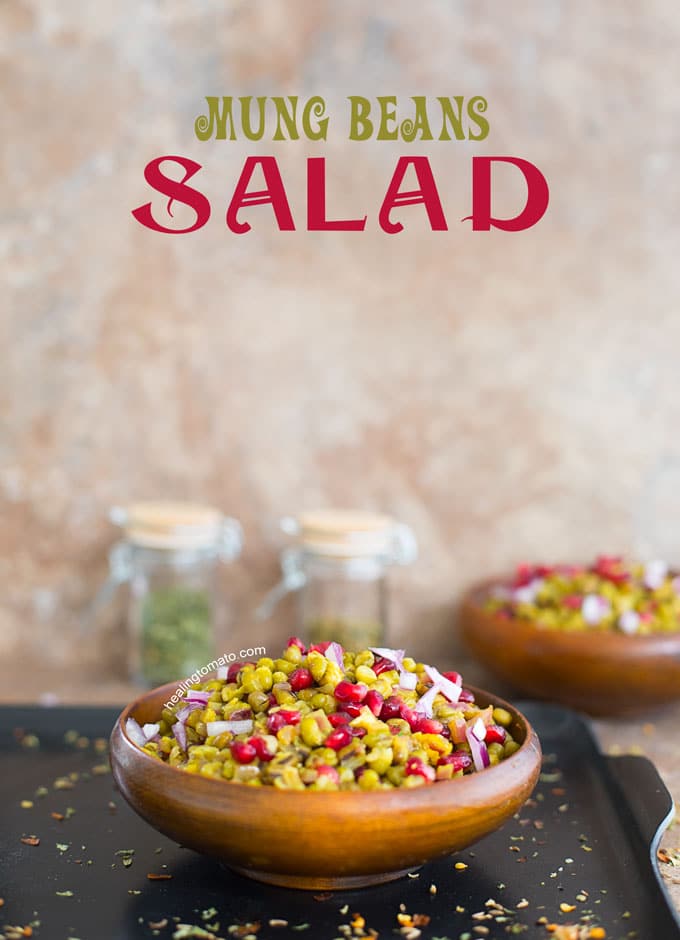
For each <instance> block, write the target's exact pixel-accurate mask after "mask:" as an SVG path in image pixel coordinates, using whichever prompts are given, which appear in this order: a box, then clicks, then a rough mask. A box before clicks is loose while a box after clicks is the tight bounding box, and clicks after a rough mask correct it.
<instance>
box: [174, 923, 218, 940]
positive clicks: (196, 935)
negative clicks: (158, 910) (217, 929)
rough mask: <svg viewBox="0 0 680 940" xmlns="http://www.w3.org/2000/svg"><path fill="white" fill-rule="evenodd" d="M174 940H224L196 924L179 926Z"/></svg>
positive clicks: (175, 931)
mask: <svg viewBox="0 0 680 940" xmlns="http://www.w3.org/2000/svg"><path fill="white" fill-rule="evenodd" d="M172 940H223V938H222V937H218V936H216V935H215V934H214V933H212V932H211V931H209V930H206V929H205V928H204V927H197V926H196V924H177V926H176V928H175V930H174V932H173V935H172Z"/></svg>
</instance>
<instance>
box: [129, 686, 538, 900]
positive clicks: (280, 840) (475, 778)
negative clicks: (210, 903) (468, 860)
mask: <svg viewBox="0 0 680 940" xmlns="http://www.w3.org/2000/svg"><path fill="white" fill-rule="evenodd" d="M176 688H177V685H176V683H174V684H172V683H171V684H169V685H166V686H162V687H161V688H158V689H154V690H153V691H151V692H148V693H146V694H145V695H143V696H141V697H140V698H139V699H137V701H135V702H133V703H132V704H131V705H129V706H128V707H127V708H126V709H125V711H124V712H123V713H122V715H121V716H120V718H119V719H118V721H117V722H116V725H115V727H114V729H113V732H112V735H111V765H112V768H113V776H114V778H115V780H116V783H117V784H118V787H119V788H120V791H121V793H122V794H123V796H124V797H125V799H126V800H127V801H128V803H129V804H130V806H131V807H132V808H133V809H134V810H135V811H136V812H137V813H138V814H139V815H140V816H142V817H143V818H144V819H145V820H146V821H147V822H149V823H150V824H151V825H152V826H153V827H154V828H155V829H158V830H159V831H160V832H162V833H164V834H165V835H166V836H169V837H170V838H171V839H174V840H176V841H177V842H179V843H181V844H182V845H185V846H188V847H189V848H192V849H196V851H198V852H203V853H205V854H206V855H212V856H215V857H217V858H219V859H221V860H222V861H223V862H224V863H225V864H227V865H228V866H229V867H231V868H233V869H234V870H235V871H238V872H240V873H241V874H243V875H248V876H249V877H251V878H256V879H258V880H259V881H265V882H269V883H271V884H276V885H283V886H284V887H291V888H307V889H315V890H316V889H327V888H330V889H341V888H357V887H363V886H364V885H371V884H379V883H382V882H385V881H391V880H392V879H394V878H398V877H400V876H401V875H404V874H406V872H407V871H409V870H411V869H413V868H416V867H418V866H419V865H423V864H424V863H425V862H427V861H429V860H430V859H433V858H436V857H438V856H441V855H447V854H449V853H451V852H455V851H457V850H459V849H463V848H465V847H466V846H468V845H471V844H472V843H473V842H476V841H477V840H478V839H481V838H482V836H485V835H487V833H489V832H493V830H494V829H497V828H498V827H499V826H501V825H502V824H503V823H504V822H505V821H506V820H507V819H509V818H510V817H511V816H512V815H513V814H514V813H516V812H517V810H518V809H519V808H520V807H521V806H522V804H523V803H524V802H525V801H526V800H527V799H528V798H529V796H530V795H531V792H532V790H533V788H534V786H535V784H536V781H537V779H538V775H539V772H540V765H541V749H540V745H539V742H538V738H537V736H536V734H535V732H534V731H533V729H532V728H531V726H530V724H529V722H528V721H527V720H526V718H524V716H523V715H521V714H520V712H518V711H517V710H516V709H514V708H512V706H510V705H508V704H507V703H506V702H504V701H503V700H502V699H498V698H495V697H493V696H491V695H489V694H488V693H487V692H483V691H477V690H473V691H474V692H475V696H476V699H477V701H478V702H479V703H480V704H481V705H488V704H490V703H493V705H494V706H495V705H499V706H500V707H502V708H506V709H507V710H508V711H509V712H511V714H512V716H513V723H512V725H511V733H512V734H513V736H514V737H515V738H516V740H517V741H521V742H522V744H521V747H520V748H519V750H518V751H517V752H516V753H515V754H513V755H512V756H511V757H509V758H508V759H507V760H505V761H503V762H502V763H501V764H499V765H497V766H495V767H488V768H487V769H486V770H484V771H482V772H481V773H474V774H470V775H469V776H466V777H462V778H459V779H456V780H446V781H440V782H437V783H435V784H433V785H431V786H424V787H419V788H417V789H414V790H399V789H394V790H381V791H373V792H371V791H365V792H362V791H335V792H331V793H328V792H322V791H306V792H302V791H292V790H291V791H286V790H276V789H274V788H271V787H249V786H247V785H246V784H240V783H230V782H227V781H225V780H216V779H211V778H209V777H200V776H198V775H195V774H190V773H187V772H186V771H184V770H181V769H179V768H177V767H171V766H169V765H168V764H165V763H162V762H161V761H159V760H157V759H155V758H153V757H150V756H149V755H148V754H145V753H144V752H143V751H141V750H140V749H139V748H138V747H136V746H135V745H134V744H133V743H132V741H130V739H129V738H128V737H127V735H126V733H125V730H124V728H125V721H126V719H127V718H130V717H134V718H136V719H137V721H138V722H140V724H144V723H145V722H152V721H155V720H157V718H158V716H159V715H160V712H161V708H162V704H163V702H165V701H167V700H168V698H169V697H170V695H171V694H172V693H173V692H174V691H175V689H176Z"/></svg>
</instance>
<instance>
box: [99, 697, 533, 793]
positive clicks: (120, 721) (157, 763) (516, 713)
mask: <svg viewBox="0 0 680 940" xmlns="http://www.w3.org/2000/svg"><path fill="white" fill-rule="evenodd" d="M205 681H209V680H208V679H206V680H205ZM178 684H179V683H176V682H170V683H166V685H162V686H157V687H156V688H154V689H149V690H147V691H146V692H144V693H143V694H142V695H140V696H138V697H137V698H136V699H134V700H133V701H132V702H130V703H129V704H128V705H126V706H125V708H124V709H123V711H122V712H121V713H120V715H119V716H118V718H117V719H116V722H115V724H114V726H113V730H112V732H111V738H113V736H114V735H115V733H116V731H119V732H120V734H121V736H122V739H123V741H124V742H125V746H126V747H130V748H132V749H133V752H134V754H135V755H136V756H137V758H138V759H140V758H141V759H142V760H144V762H145V763H148V766H149V767H150V768H151V767H153V768H160V767H162V768H163V771H161V773H163V772H165V771H172V772H175V773H177V774H179V775H180V776H178V777H177V780H178V782H179V781H180V780H184V781H185V783H187V784H191V783H192V781H193V782H195V781H198V780H200V781H202V782H207V783H208V784H210V785H212V786H216V787H219V789H220V792H225V791H224V785H225V784H229V785H230V787H234V786H236V787H238V789H239V790H246V791H248V793H249V794H257V793H261V794H263V795H264V794H266V793H269V792H272V791H273V792H276V793H278V794H280V795H281V796H284V797H285V798H286V799H288V798H290V797H293V798H302V799H304V798H305V797H306V796H307V795H308V794H309V793H313V794H314V795H315V798H326V799H332V800H337V799H345V800H348V799H351V798H354V797H356V796H357V795H358V794H361V795H362V797H363V798H364V799H367V798H371V797H372V798H373V799H375V800H377V801H378V802H382V803H385V798H386V797H390V796H391V797H394V796H397V795H398V796H399V797H400V798H406V799H414V800H417V799H418V798H420V799H421V800H422V798H423V796H424V795H426V794H432V791H433V787H432V786H420V787H413V788H409V787H398V788H394V789H392V790H387V791H385V790H308V789H306V788H305V790H278V789H277V788H276V787H261V788H260V787H251V786H248V784H247V783H241V782H240V781H238V780H221V779H217V778H215V777H203V776H201V775H199V774H189V773H187V771H185V770H183V769H182V768H181V767H175V766H173V765H171V764H167V763H166V762H165V761H162V760H158V758H155V757H151V755H150V754H147V753H146V752H145V751H143V750H142V749H141V748H140V747H139V746H138V745H137V744H135V743H134V741H132V739H131V738H130V737H129V736H128V734H127V731H126V728H125V723H126V721H127V719H128V718H131V717H132V712H133V710H134V709H135V708H137V707H138V706H139V705H140V704H141V703H142V702H143V701H144V700H145V699H148V698H151V697H153V696H156V695H158V694H159V693H160V692H161V691H162V692H163V693H164V694H165V691H166V690H169V689H175V688H177V687H178ZM465 688H466V689H469V690H470V691H471V692H472V693H473V694H474V695H475V698H476V697H477V694H480V695H481V697H482V699H484V698H485V697H487V698H488V700H489V704H491V700H493V702H494V708H496V707H500V708H505V709H506V710H508V711H509V712H510V714H511V715H512V716H513V718H518V719H519V720H520V721H521V723H522V725H523V727H524V730H525V735H524V741H522V743H521V744H520V746H519V748H518V750H517V751H515V753H514V754H511V755H510V757H507V758H505V760H503V761H501V762H500V763H499V764H495V765H492V766H489V767H485V768H484V770H483V771H475V773H472V774H466V775H464V776H463V777H457V778H456V779H455V780H438V781H434V783H435V785H436V786H435V788H434V792H435V793H437V792H439V793H441V792H442V790H441V789H440V787H441V786H442V784H444V785H446V784H448V785H449V786H450V785H455V786H457V787H458V789H459V790H460V789H461V788H464V790H470V789H471V788H472V787H475V786H477V787H478V786H479V782H480V780H482V779H484V780H486V781H489V779H490V777H489V775H490V774H493V776H494V779H498V780H500V779H501V778H500V777H499V776H498V773H494V772H497V771H500V770H502V769H503V768H504V767H506V768H507V767H517V766H519V765H520V764H521V763H523V762H524V761H526V760H527V759H528V757H529V754H530V752H531V751H537V752H538V754H537V756H538V760H539V771H540V764H541V755H542V749H541V742H540V739H539V737H538V734H537V733H536V731H535V730H534V728H533V726H532V724H531V723H530V721H529V719H528V718H527V717H526V716H525V715H524V713H523V712H521V711H520V710H519V709H518V708H517V707H516V706H514V705H512V704H511V703H510V702H507V701H506V700H505V699H503V698H501V697H500V696H498V695H494V694H493V693H491V692H488V691H487V690H486V689H480V688H478V687H476V686H469V685H466V686H465ZM111 753H112V754H115V748H113V747H111ZM201 785H202V784H201ZM216 792H217V791H216ZM232 792H237V791H232ZM406 794H409V796H406ZM411 794H412V795H413V796H411Z"/></svg>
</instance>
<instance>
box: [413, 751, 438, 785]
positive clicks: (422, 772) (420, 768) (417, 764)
mask: <svg viewBox="0 0 680 940" xmlns="http://www.w3.org/2000/svg"><path fill="white" fill-rule="evenodd" d="M406 776H407V777H422V778H423V779H424V780H428V781H430V782H431V781H433V780H434V779H435V776H436V775H435V772H434V767H430V765H429V764H424V763H423V762H422V761H421V759H420V758H419V757H409V759H408V760H407V761H406Z"/></svg>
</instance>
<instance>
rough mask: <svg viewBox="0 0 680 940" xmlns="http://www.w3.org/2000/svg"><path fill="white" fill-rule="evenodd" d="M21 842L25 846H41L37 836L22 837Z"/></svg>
mask: <svg viewBox="0 0 680 940" xmlns="http://www.w3.org/2000/svg"><path fill="white" fill-rule="evenodd" d="M21 841H22V842H23V843H24V845H40V839H39V838H38V837H37V836H22V839H21Z"/></svg>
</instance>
